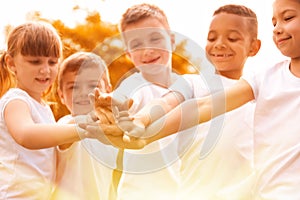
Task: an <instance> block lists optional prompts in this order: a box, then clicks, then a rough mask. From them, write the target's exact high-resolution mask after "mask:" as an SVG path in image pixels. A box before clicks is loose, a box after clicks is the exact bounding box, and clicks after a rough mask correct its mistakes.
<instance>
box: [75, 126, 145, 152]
mask: <svg viewBox="0 0 300 200" xmlns="http://www.w3.org/2000/svg"><path fill="white" fill-rule="evenodd" d="M79 126H80V128H82V129H84V130H85V131H86V135H87V137H89V138H95V139H98V140H99V141H100V142H102V143H104V144H109V145H113V146H115V147H117V148H120V149H125V148H126V149H141V148H143V147H144V146H145V145H146V140H144V139H140V138H131V139H130V141H128V142H127V141H124V140H123V131H122V130H121V129H120V128H119V127H118V126H117V125H116V124H115V125H107V124H100V123H99V121H97V122H92V123H82V124H79Z"/></svg>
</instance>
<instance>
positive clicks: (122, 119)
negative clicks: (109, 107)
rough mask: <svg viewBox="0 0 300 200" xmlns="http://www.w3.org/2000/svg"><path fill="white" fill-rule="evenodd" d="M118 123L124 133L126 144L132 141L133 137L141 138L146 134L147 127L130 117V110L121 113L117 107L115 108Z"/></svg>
mask: <svg viewBox="0 0 300 200" xmlns="http://www.w3.org/2000/svg"><path fill="white" fill-rule="evenodd" d="M113 113H114V116H115V117H116V123H117V124H118V126H119V127H120V129H122V130H123V131H124V136H123V139H124V141H126V142H129V141H130V140H131V137H135V139H136V138H140V137H141V136H142V135H143V134H144V132H145V126H144V125H143V124H142V123H139V122H138V120H134V118H132V117H130V115H129V112H128V110H127V111H125V110H124V111H119V110H118V108H117V107H114V108H113Z"/></svg>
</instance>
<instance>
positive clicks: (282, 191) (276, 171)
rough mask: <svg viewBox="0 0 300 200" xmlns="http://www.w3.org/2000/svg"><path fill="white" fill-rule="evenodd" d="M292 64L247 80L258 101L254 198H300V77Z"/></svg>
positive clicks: (280, 65)
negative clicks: (291, 69)
mask: <svg viewBox="0 0 300 200" xmlns="http://www.w3.org/2000/svg"><path fill="white" fill-rule="evenodd" d="M289 64H290V61H283V62H280V63H278V64H276V65H275V66H273V67H271V68H268V69H266V70H265V71H263V73H257V74H254V75H253V76H245V77H243V78H244V79H245V80H246V81H247V82H248V83H249V84H250V85H251V87H252V89H253V92H254V95H255V99H256V109H255V117H254V166H255V168H256V170H257V182H256V187H255V190H254V195H255V197H253V199H272V200H277V199H300V190H299V188H300V156H299V153H300V134H299V131H300V123H299V119H300V109H299V108H300V78H299V77H296V76H294V75H293V74H292V73H291V71H290V70H289Z"/></svg>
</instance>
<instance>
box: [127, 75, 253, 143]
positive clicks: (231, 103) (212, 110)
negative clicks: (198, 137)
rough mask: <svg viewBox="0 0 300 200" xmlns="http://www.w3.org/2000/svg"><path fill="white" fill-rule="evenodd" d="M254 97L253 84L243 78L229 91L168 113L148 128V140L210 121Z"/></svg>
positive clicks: (194, 100) (192, 100)
mask: <svg viewBox="0 0 300 200" xmlns="http://www.w3.org/2000/svg"><path fill="white" fill-rule="evenodd" d="M253 99H254V94H253V91H252V88H251V86H250V85H249V84H248V83H247V82H246V81H245V80H243V79H241V80H239V81H238V82H237V83H236V84H235V85H234V86H232V87H230V88H227V89H226V90H225V91H221V92H217V93H215V94H212V95H210V96H207V97H204V98H199V99H190V100H187V101H184V102H183V103H182V104H180V105H179V106H177V107H176V108H175V109H173V110H172V111H170V112H169V113H168V114H167V115H165V116H163V117H161V118H160V119H158V120H156V121H155V122H153V123H151V124H150V125H149V126H148V127H147V128H146V129H145V133H144V134H143V138H148V143H151V142H153V141H155V140H158V139H160V138H163V137H166V136H168V135H171V134H174V133H176V132H178V131H181V130H185V129H188V128H191V127H193V126H195V125H198V124H200V123H203V122H206V121H209V120H211V119H212V118H214V117H216V116H219V115H221V114H224V113H225V112H229V111H231V110H234V109H236V108H238V107H240V106H242V105H244V104H245V103H247V102H249V101H251V100H253ZM133 132H134V131H133ZM129 134H130V133H129ZM134 134H136V133H134ZM134 134H133V135H134Z"/></svg>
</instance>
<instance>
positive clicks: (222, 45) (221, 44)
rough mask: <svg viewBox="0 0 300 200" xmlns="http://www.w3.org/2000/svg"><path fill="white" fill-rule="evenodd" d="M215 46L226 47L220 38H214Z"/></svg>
mask: <svg viewBox="0 0 300 200" xmlns="http://www.w3.org/2000/svg"><path fill="white" fill-rule="evenodd" d="M215 48H226V44H225V42H224V41H223V40H222V39H221V38H220V39H217V40H216V43H215Z"/></svg>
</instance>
